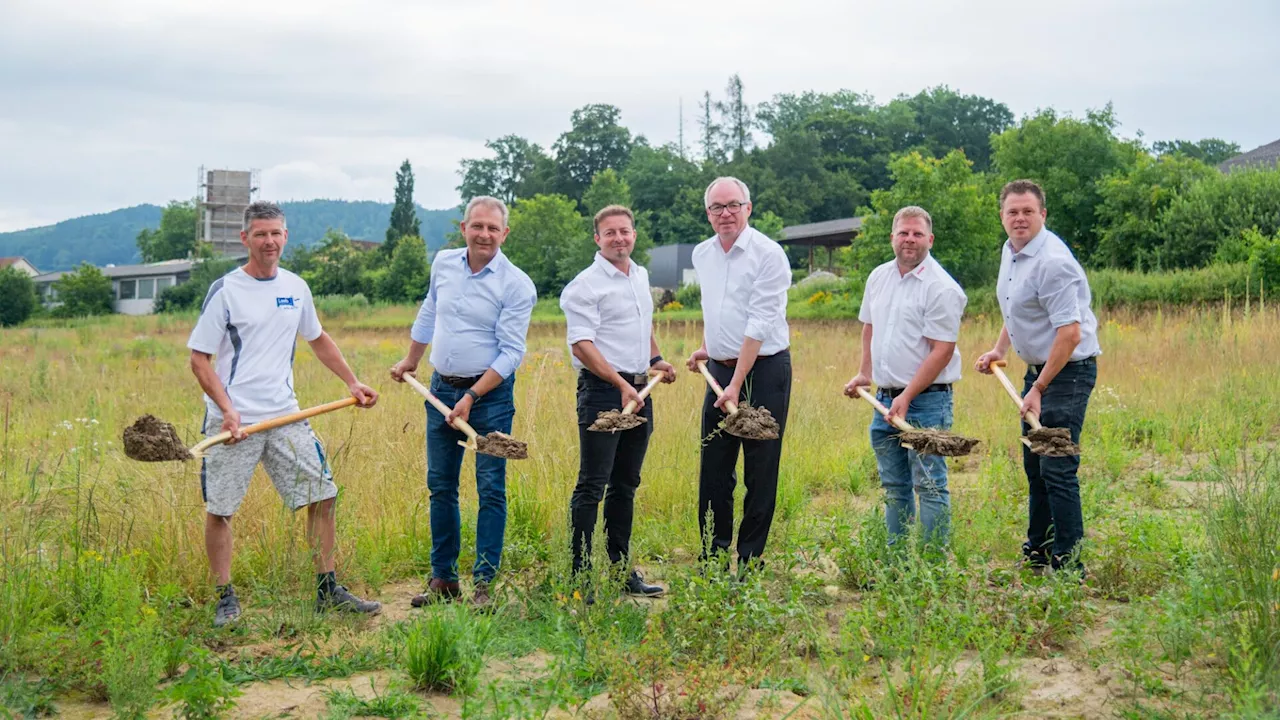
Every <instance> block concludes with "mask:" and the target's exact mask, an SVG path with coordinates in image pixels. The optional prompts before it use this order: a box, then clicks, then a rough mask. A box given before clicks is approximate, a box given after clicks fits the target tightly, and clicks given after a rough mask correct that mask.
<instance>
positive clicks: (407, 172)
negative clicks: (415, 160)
mask: <svg viewBox="0 0 1280 720" xmlns="http://www.w3.org/2000/svg"><path fill="white" fill-rule="evenodd" d="M406 235H412V236H414V237H422V225H421V223H419V222H418V211H417V210H416V209H414V205H413V167H412V166H411V165H409V161H408V160H405V161H404V162H402V163H400V169H399V170H398V171H396V204H395V206H394V207H392V208H391V225H390V226H389V227H388V228H387V241H386V242H384V243H382V247H381V248H380V249H381V251H382V254H383V255H385V256H386V257H388V258H390V257H391V256H392V254H394V253H395V251H396V244H397V243H399V242H400V238H402V237H405V236H406Z"/></svg>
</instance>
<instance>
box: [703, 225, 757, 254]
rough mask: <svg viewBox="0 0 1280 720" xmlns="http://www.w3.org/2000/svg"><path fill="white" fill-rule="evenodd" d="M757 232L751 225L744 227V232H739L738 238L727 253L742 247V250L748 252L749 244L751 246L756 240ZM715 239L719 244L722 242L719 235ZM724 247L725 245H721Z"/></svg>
mask: <svg viewBox="0 0 1280 720" xmlns="http://www.w3.org/2000/svg"><path fill="white" fill-rule="evenodd" d="M755 232H756V231H755V228H753V227H751V226H750V225H748V226H746V227H745V228H743V229H742V232H741V233H739V234H738V239H737V240H734V241H733V245H732V246H731V247H730V248H729V252H727V253H725V254H726V255H728V254H729V253H731V252H733V251H734V250H737V249H738V248H742V251H743V252H746V251H747V246H749V245H750V244H751V243H752V242H753V241H754V240H755ZM713 239H714V240H715V241H716V244H717V245H718V244H719V243H720V236H719V235H716V236H715V237H714V238H713ZM723 247H724V246H723V245H721V248H723Z"/></svg>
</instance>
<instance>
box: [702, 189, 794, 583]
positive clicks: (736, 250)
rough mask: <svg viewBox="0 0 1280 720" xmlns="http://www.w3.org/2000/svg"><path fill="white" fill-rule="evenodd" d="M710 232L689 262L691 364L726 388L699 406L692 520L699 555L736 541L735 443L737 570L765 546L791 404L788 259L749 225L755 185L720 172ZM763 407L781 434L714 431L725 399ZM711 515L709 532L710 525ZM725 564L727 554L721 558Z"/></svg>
mask: <svg viewBox="0 0 1280 720" xmlns="http://www.w3.org/2000/svg"><path fill="white" fill-rule="evenodd" d="M703 201H704V205H705V206H706V209H707V220H709V221H710V222H711V227H712V228H713V229H714V230H715V233H716V234H715V236H713V237H711V238H709V239H707V240H705V241H703V242H701V243H699V244H698V246H697V247H696V248H694V250H693V267H694V270H695V271H696V272H697V274H698V282H699V283H700V284H701V286H702V320H703V326H704V327H703V343H702V347H701V348H699V349H698V350H697V351H695V352H694V353H693V355H691V356H690V357H689V361H688V367H689V370H691V371H693V372H695V373H696V372H699V370H698V366H697V363H698V361H700V360H703V361H706V360H710V362H708V363H707V368H708V369H709V370H710V372H711V375H712V376H713V377H715V379H716V382H718V383H719V384H720V386H721V387H722V388H724V393H723V394H722V395H720V396H718V397H717V396H716V395H715V394H714V393H713V392H712V391H711V390H710V389H708V390H707V394H706V397H705V398H704V400H703V405H702V437H703V438H704V441H703V446H702V467H701V470H700V473H699V483H698V523H699V528H700V529H701V531H702V538H703V548H704V551H703V555H704V556H705V555H706V552H707V550H708V549H709V550H710V552H711V553H714V554H719V553H727V552H728V550H729V546H730V544H731V543H732V542H733V492H734V490H735V488H736V486H737V483H738V480H737V476H736V474H735V472H734V468H735V467H736V466H737V464H738V447H739V446H741V447H742V452H743V456H744V458H743V468H744V472H743V482H744V484H745V485H746V487H747V496H746V498H745V500H744V506H743V517H742V524H741V526H740V527H739V528H738V573H739V575H741V574H742V573H743V572H744V571H745V570H746V569H747V567H748V564H749V563H750V562H751V561H752V560H753V559H756V558H759V557H760V556H761V555H762V554H763V553H764V546H765V542H766V541H767V540H768V539H769V527H770V526H771V525H772V524H773V511H774V506H775V505H776V503H777V495H778V465H779V462H780V461H781V459H782V436H783V432H784V431H785V430H786V427H787V409H788V407H789V406H790V404H791V353H790V351H789V350H788V347H789V346H790V330H789V329H788V327H787V290H788V289H789V288H790V287H791V264H790V263H789V262H788V261H787V255H786V253H785V252H783V250H782V247H781V246H780V245H778V243H776V242H774V241H773V240H772V239H770V238H769V237H768V236H767V235H765V234H763V233H761V232H758V231H756V230H754V229H752V228H751V227H750V226H749V225H748V224H747V220H748V219H749V218H750V217H751V191H750V190H749V189H748V188H747V186H746V184H745V183H743V182H742V181H741V180H739V179H737V178H732V177H721V178H716V179H715V180H713V181H712V182H711V184H710V185H708V186H707V190H706V193H704V195H703ZM730 400H732V401H734V402H743V401H746V402H749V403H750V404H751V405H753V406H755V407H765V408H768V409H769V411H770V412H771V413H772V414H773V416H774V418H776V419H777V421H778V425H779V431H778V439H777V440H744V439H741V438H738V437H736V436H733V435H730V434H729V433H727V432H723V431H719V432H717V428H718V427H719V425H720V423H721V422H722V421H723V420H724V418H725V414H724V410H722V408H723V407H724V404H725V402H726V401H730ZM708 515H710V524H711V527H710V529H709V528H708V526H707V523H708ZM725 562H726V563H727V562H728V558H725Z"/></svg>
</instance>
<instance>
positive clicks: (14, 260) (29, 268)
mask: <svg viewBox="0 0 1280 720" xmlns="http://www.w3.org/2000/svg"><path fill="white" fill-rule="evenodd" d="M7 267H11V268H14V269H16V270H17V271H18V272H20V273H23V274H25V275H26V276H27V277H35V276H37V275H39V274H40V271H39V270H37V269H36V266H35V265H32V264H31V263H30V262H28V261H27V259H26V258H24V257H21V256H18V257H0V270H3V269H5V268H7Z"/></svg>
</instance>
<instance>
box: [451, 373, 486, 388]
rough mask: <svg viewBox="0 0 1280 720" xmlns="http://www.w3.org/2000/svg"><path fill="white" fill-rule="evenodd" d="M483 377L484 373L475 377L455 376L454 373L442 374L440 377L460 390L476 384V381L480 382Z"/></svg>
mask: <svg viewBox="0 0 1280 720" xmlns="http://www.w3.org/2000/svg"><path fill="white" fill-rule="evenodd" d="M482 377H484V375H483V374H481V375H476V376H475V377H455V376H452V375H441V376H440V379H441V380H443V381H444V384H445V385H448V386H450V387H455V388H458V389H459V390H466V389H467V388H469V387H471V386H472V385H475V384H476V383H478V382H480V378H482Z"/></svg>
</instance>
